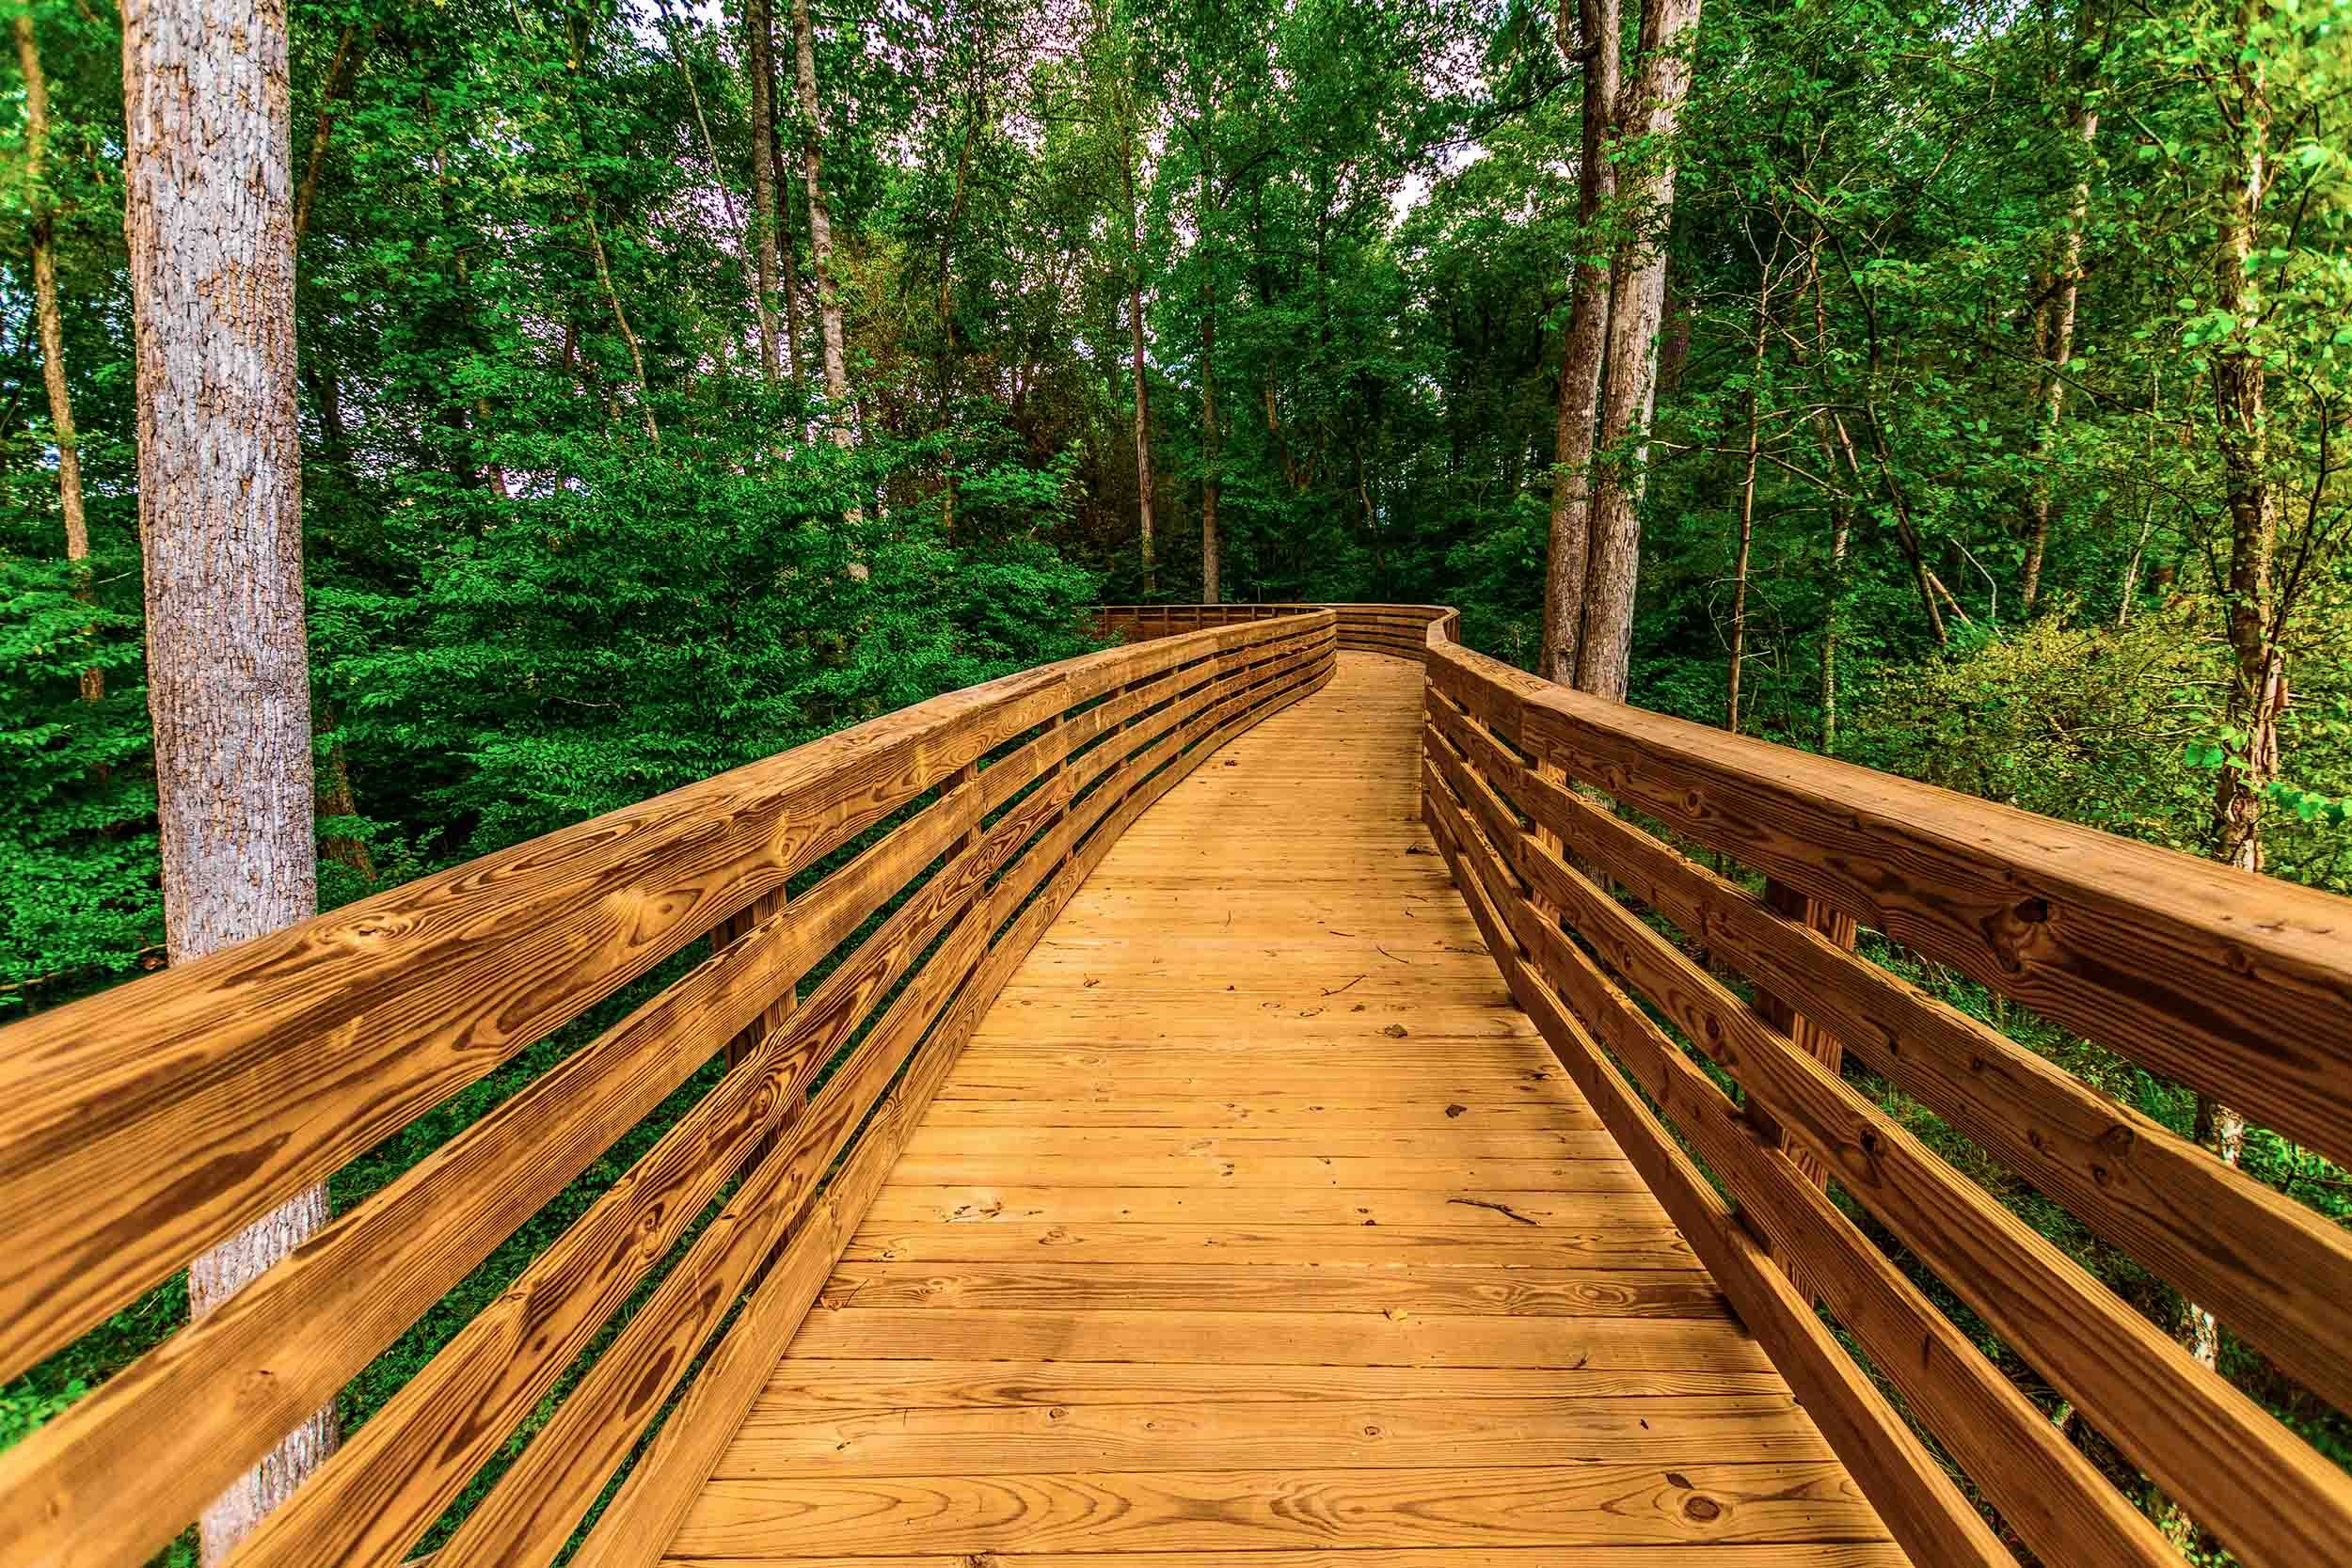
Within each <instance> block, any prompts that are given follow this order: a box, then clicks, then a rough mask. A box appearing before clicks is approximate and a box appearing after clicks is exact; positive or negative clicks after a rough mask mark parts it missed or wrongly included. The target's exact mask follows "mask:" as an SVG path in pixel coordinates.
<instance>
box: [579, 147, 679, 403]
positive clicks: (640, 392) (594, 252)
mask: <svg viewBox="0 0 2352 1568" xmlns="http://www.w3.org/2000/svg"><path fill="white" fill-rule="evenodd" d="M580 217H581V218H582V219H583V220H584V221H585V222H586V224H587V226H588V253H589V255H590V256H591V257H593V258H594V259H595V261H596V281H597V282H598V283H599V284H601V285H603V287H604V302H605V304H607V305H608V306H610V307H612V321H613V325H616V326H618V327H619V328H620V329H621V341H622V342H624V343H627V344H628V362H629V363H630V364H631V365H633V366H634V367H636V370H637V402H638V408H639V410H640V411H641V412H642V413H643V414H644V416H645V439H647V440H648V441H651V442H652V443H653V444H654V445H655V446H657V447H658V446H660V444H661V427H660V425H658V424H656V423H655V422H654V417H653V383H651V382H650V381H648V380H647V379H646V378H645V354H644V349H643V348H641V347H640V346H639V345H638V342H637V332H636V329H635V328H633V327H631V326H630V325H628V311H627V310H625V309H622V308H621V292H620V290H619V289H617V288H615V287H613V284H612V263H611V262H610V261H608V260H606V258H605V254H604V236H603V235H602V234H600V233H598V232H597V231H596V198H595V197H593V196H591V195H589V194H588V187H587V186H586V185H584V184H583V185H581V186H580Z"/></svg>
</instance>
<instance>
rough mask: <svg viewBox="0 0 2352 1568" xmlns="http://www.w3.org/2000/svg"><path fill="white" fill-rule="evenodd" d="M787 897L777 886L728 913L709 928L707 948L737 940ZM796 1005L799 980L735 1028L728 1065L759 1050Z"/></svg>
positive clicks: (779, 909) (727, 944) (777, 908)
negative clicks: (739, 1026)
mask: <svg viewBox="0 0 2352 1568" xmlns="http://www.w3.org/2000/svg"><path fill="white" fill-rule="evenodd" d="M786 897H787V895H786V892H785V890H784V889H783V888H781V887H779V888H776V889H774V890H772V891H771V892H768V893H763V894H761V895H759V896H758V897H756V898H755V899H753V900H752V901H751V902H750V903H749V904H747V905H745V906H744V907H743V908H742V909H740V910H738V911H736V912H735V913H733V914H731V915H729V916H727V918H726V919H724V920H723V921H721V922H720V923H719V924H718V926H717V927H716V928H714V929H713V930H712V931H711V933H710V950H711V951H712V952H714V953H715V952H718V951H719V950H720V949H721V948H723V947H726V946H729V945H731V944H732V943H734V942H738V941H739V940H740V939H741V938H742V937H743V935H744V934H745V933H746V932H748V931H749V930H751V928H752V927H755V926H756V925H758V924H759V923H760V922H761V921H763V920H766V919H768V918H769V917H770V916H771V915H773V914H775V913H777V912H778V911H781V910H782V909H783V908H784V905H785V899H786ZM799 1005H800V986H799V984H798V982H795V983H794V984H792V985H789V986H787V987H785V988H784V994H783V995H781V996H779V997H777V998H776V999H775V1000H774V1001H772V1002H771V1003H769V1004H768V1006H767V1007H766V1008H765V1009H764V1010H763V1011H762V1012H761V1013H760V1015H759V1016H758V1017H757V1018H755V1019H754V1020H752V1022H749V1023H747V1024H745V1025H743V1027H742V1028H741V1029H739V1030H738V1031H737V1032H736V1036H735V1037H734V1038H733V1039H731V1040H729V1041H727V1066H729V1067H734V1066H736V1065H737V1064H739V1062H741V1061H742V1060H743V1058H744V1057H746V1056H749V1055H750V1054H751V1053H753V1052H755V1051H756V1050H758V1049H759V1042H760V1041H762V1040H764V1039H766V1038H767V1037H769V1036H770V1035H771V1034H773V1033H774V1032H775V1031H776V1030H777V1029H778V1028H780V1027H781V1026H782V1025H783V1023H784V1021H785V1020H786V1019H787V1018H789V1017H791V1016H792V1009H793V1008H794V1007H796V1006H799Z"/></svg>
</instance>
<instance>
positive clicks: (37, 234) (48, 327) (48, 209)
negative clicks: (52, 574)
mask: <svg viewBox="0 0 2352 1568" xmlns="http://www.w3.org/2000/svg"><path fill="white" fill-rule="evenodd" d="M15 28H16V57H17V61H18V63H19V64H21V65H22V66H23V67H24V113H25V126H24V182H25V185H26V187H27V188H28V190H29V192H30V194H31V200H32V206H33V224H32V230H33V231H32V235H31V238H32V242H33V312H34V315H35V316H36V317H37V318H38V322H39V331H40V378H41V384H42V386H43V387H44V388H47V390H48V393H49V428H50V431H51V433H52V434H53V435H54V436H56V441H57V505H58V509H59V510H60V511H61V512H63V513H64V515H65V558H66V560H67V562H70V563H71V566H72V573H73V593H74V595H75V597H77V598H80V599H84V600H87V599H88V598H89V597H90V583H89V518H88V515H87V513H85V512H84V511H83V508H82V450H81V438H80V436H79V434H78V433H77V432H76V430H75V429H74V425H73V394H72V388H70V387H69V386H68V385H67V383H66V372H65V320H64V317H63V315H62V314H61V313H60V312H59V310H58V309H57V244H56V205H55V203H53V202H52V201H51V200H50V199H49V191H48V188H47V187H46V186H45V185H43V184H42V183H41V182H42V179H43V177H44V176H45V175H46V174H47V173H48V163H49V78H48V76H47V75H46V74H45V73H44V72H43V71H41V68H40V40H39V39H37V38H36V37H35V36H34V34H33V13H32V10H31V8H29V7H28V8H25V9H24V10H21V11H19V12H17V13H16V21H15ZM81 685H82V700H83V701H84V702H89V703H94V702H97V701H98V700H99V699H101V698H102V697H103V696H105V694H106V673H105V672H104V671H103V670H101V669H99V668H98V667H97V666H96V665H92V666H90V667H89V668H87V669H85V670H84V671H83V672H82V680H81Z"/></svg>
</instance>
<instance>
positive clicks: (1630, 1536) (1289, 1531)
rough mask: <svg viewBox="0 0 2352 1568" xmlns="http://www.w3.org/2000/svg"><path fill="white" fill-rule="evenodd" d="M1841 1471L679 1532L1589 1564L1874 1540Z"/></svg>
mask: <svg viewBox="0 0 2352 1568" xmlns="http://www.w3.org/2000/svg"><path fill="white" fill-rule="evenodd" d="M1880 1536H1881V1527H1880V1525H1879V1523H1878V1520H1877V1518H1876V1516H1875V1515H1874V1514H1872V1513H1871V1512H1870V1509H1869V1505H1868V1504H1867V1503H1865V1502H1864V1501H1863V1500H1862V1498H1861V1496H1860V1494H1859V1493H1858V1492H1857V1491H1856V1490H1855V1488H1854V1485H1853V1482H1852V1481H1851V1480H1849V1479H1848V1478H1847V1476H1846V1474H1845V1472H1844V1471H1843V1470H1842V1469H1840V1468H1839V1467H1838V1466H1836V1465H1821V1464H1806V1463H1802V1462H1785V1463H1784V1462H1772V1461H1759V1462H1756V1463H1754V1464H1746V1465H1727V1464H1719V1463H1713V1462H1708V1461H1697V1460H1694V1461H1692V1462H1691V1463H1689V1464H1687V1465H1677V1466H1673V1467H1670V1468H1669V1467H1661V1466H1659V1465H1572V1466H1557V1467H1525V1468H1493V1469H1475V1468H1467V1467H1449V1468H1443V1469H1426V1470H1346V1469H1338V1470H1334V1469H1307V1470H1287V1471H1266V1470H1232V1469H1221V1470H1165V1471H1152V1472H1148V1473H1140V1474H1138V1473H1133V1472H1103V1471H1093V1472H1086V1473H1081V1474H1076V1475H993V1476H952V1475H951V1476H894V1477H873V1478H861V1477H844V1478H840V1479H825V1480H809V1481H803V1480H759V1481H752V1480H723V1481H712V1482H711V1483H710V1484H709V1485H708V1486H707V1487H705V1488H704V1489H703V1493H702V1496H701V1497H697V1498H696V1499H695V1501H694V1507H693V1510H692V1512H691V1513H689V1514H688V1515H687V1518H686V1523H685V1525H684V1526H683V1527H682V1528H680V1530H679V1531H678V1537H677V1541H676V1543H675V1551H676V1553H677V1555H679V1556H681V1557H693V1556H697V1555H707V1556H711V1557H737V1558H740V1557H753V1558H756V1557H759V1556H762V1555H764V1554H768V1553H778V1554H782V1553H787V1552H789V1553H793V1554H807V1553H811V1552H815V1553H818V1554H823V1553H826V1552H838V1553H843V1554H845V1555H846V1554H853V1553H855V1552H856V1551H857V1550H858V1549H859V1548H860V1545H861V1544H869V1545H870V1544H875V1543H877V1542H880V1541H887V1542H888V1543H889V1544H891V1546H892V1547H893V1548H895V1549H897V1550H899V1551H910V1550H912V1551H926V1550H930V1551H939V1550H948V1551H963V1552H996V1551H1037V1550H1041V1549H1043V1550H1051V1549H1054V1548H1056V1547H1060V1548H1064V1549H1079V1548H1082V1549H1085V1550H1088V1551H1092V1552H1103V1551H1106V1550H1107V1551H1112V1552H1117V1551H1120V1550H1122V1549H1132V1550H1138V1551H1168V1550H1178V1551H1184V1550H1216V1549H1220V1548H1222V1549H1246V1548H1250V1547H1280V1546H1299V1545H1324V1546H1327V1545H1333V1544H1342V1543H1344V1544H1350V1545H1355V1546H1366V1547H1382V1546H1433V1545H1481V1544H1485V1545H1498V1546H1553V1547H1581V1546H1587V1545H1598V1544H1617V1545H1622V1544H1661V1545H1681V1544H1692V1543H1694V1542H1718V1541H1720V1542H1795V1541H1804V1542H1812V1541H1852V1540H1862V1541H1867V1540H1874V1539H1878V1538H1880Z"/></svg>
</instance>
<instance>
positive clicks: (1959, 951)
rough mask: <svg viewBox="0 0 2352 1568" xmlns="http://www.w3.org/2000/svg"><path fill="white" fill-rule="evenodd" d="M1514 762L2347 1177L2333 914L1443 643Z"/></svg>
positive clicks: (1443, 677)
mask: <svg viewBox="0 0 2352 1568" xmlns="http://www.w3.org/2000/svg"><path fill="white" fill-rule="evenodd" d="M1433 669H1434V675H1433V678H1434V680H1435V681H1436V683H1437V684H1438V687H1439V688H1440V689H1444V690H1446V691H1447V692H1448V693H1449V694H1451V695H1454V696H1456V697H1457V698H1459V699H1460V700H1461V701H1462V702H1463V703H1464V705H1466V706H1469V707H1470V709H1471V711H1473V712H1475V713H1479V714H1480V716H1481V717H1482V718H1485V717H1486V716H1487V715H1489V714H1492V715H1494V716H1495V717H1496V718H1497V719H1499V720H1501V721H1503V722H1504V723H1506V724H1507V725H1508V727H1507V728H1498V730H1497V733H1498V734H1500V735H1502V737H1503V738H1504V739H1506V740H1509V741H1511V742H1512V743H1513V744H1515V745H1517V746H1518V747H1520V748H1521V749H1522V750H1523V751H1526V752H1531V753H1533V754H1534V755H1537V756H1539V757H1542V758H1544V759H1547V760H1549V761H1551V762H1553V763H1556V764H1557V765H1558V766H1559V767H1560V768H1562V769H1563V770H1565V773H1566V774H1567V775H1568V776H1569V777H1571V778H1574V779H1577V780H1580V781H1582V782H1584V783H1586V784H1592V785H1594V786H1596V787H1597V788H1600V789H1602V790H1605V791H1606V792H1608V793H1609V794H1610V795H1612V796H1613V797H1615V798H1616V799H1617V800H1620V801H1622V802H1624V803H1625V804H1626V805H1628V806H1630V807H1632V808H1634V809H1636V810H1638V811H1641V812H1644V813H1646V814H1648V815H1649V816H1653V817H1656V818H1657V819H1658V820H1660V821H1661V822H1664V823H1666V824H1667V825H1668V826H1670V827H1672V828H1673V829H1674V830H1675V831H1676V832H1681V833H1685V834H1688V835H1689V836H1690V837H1692V839H1695V840H1696V841H1698V842H1699V843H1702V844H1705V845H1708V847H1712V848H1716V849H1720V850H1722V851H1724V853H1726V854H1729V855H1731V856H1733V857H1734V858H1736V859H1738V860H1740V861H1741V862H1742V863H1745V864H1747V865H1749V866H1750V867H1752V868H1754V869H1756V870H1759V871H1763V872H1766V873H1768V874H1770V875H1771V876H1773V877H1776V878H1778V879H1781V880H1782V881H1784V882H1786V883H1787V884H1788V885H1789V886H1790V887H1794V888H1797V889H1800V890H1801V891H1803V892H1804V893H1807V894H1810V895H1813V896H1815V897H1817V898H1820V900H1822V901H1823V902H1824V903H1826V904H1828V905H1830V906H1832V907H1833V908H1836V909H1841V910H1845V911H1849V912H1851V913H1853V914H1856V915H1858V916H1860V917H1861V919H1862V921H1863V923H1864V924H1865V925H1867V926H1869V927H1872V928H1874V929H1877V930H1881V931H1883V932H1885V933H1886V934H1887V935H1888V936H1889V937H1891V938H1893V939H1894V940H1895V941H1897V942H1902V943H1903V944H1905V945H1906V946H1910V947H1914V948H1916V949H1918V950H1919V951H1920V952H1923V953H1926V954H1929V955H1931V956H1932V957H1934V958H1939V959H1941V960H1943V961H1944V962H1946V963H1948V964H1951V965H1952V966H1953V967H1955V968H1957V969H1959V970H1961V971H1962V972H1963V973H1964V974H1968V975H1969V976H1971V977H1972V978H1974V979H1976V980H1978V981H1979V982H1980V983H1982V984H1984V985H1986V986H1989V987H1991V988H1992V989H1993V990H1997V991H2000V992H2002V993H2003V994H2005V995H2008V996H2011V997H2014V998H2015V999H2016V1000H2018V1001H2020V1002H2022V1003H2024V1004H2026V1006H2029V1007H2032V1008H2033V1009H2034V1010H2035V1011H2036V1012H2038V1013H2041V1014H2042V1016H2043V1017H2045V1018H2047V1019H2049V1020H2051V1021H2052V1022H2057V1023H2061V1024H2063V1025H2065V1026H2066V1027H2068V1028H2070V1029H2073V1030H2074V1031H2076V1032H2077V1033H2079V1034H2081V1035H2083V1036H2085V1037H2088V1038H2090V1039H2094V1040H2098V1041H2100V1042H2102V1043H2104V1044H2106V1045H2110V1046H2112V1047H2114V1048H2115V1049H2116V1050H2118V1051H2121V1052H2122V1053H2124V1054H2126V1055H2129V1056H2132V1057H2134V1058H2136V1059H2137V1060H2138V1061H2140V1062H2142V1063H2144V1064H2145V1065H2146V1066H2148V1067H2150V1068H2152V1069H2154V1070H2156V1071H2158V1072H2161V1073H2164V1074H2166V1075H2167V1076H2169V1077H2172V1078H2176V1079H2178V1080H2180V1081H2181V1082H2183V1083H2186V1084H2190V1085H2196V1086H2197V1087H2199V1088H2201V1089H2204V1090H2206V1091H2207V1092H2209V1093H2211V1094H2214V1095H2216V1096H2217V1097H2219V1098H2220V1099H2222V1100H2224V1101H2226V1102H2228V1103H2229V1104H2231V1105H2233V1106H2237V1107H2240V1108H2242V1109H2244V1110H2245V1111H2246V1112H2248V1113H2249V1115H2250V1116H2251V1117H2253V1119H2254V1120H2256V1121H2258V1122H2261V1123H2263V1124H2265V1125H2267V1126H2272V1127H2276V1128H2278V1129H2279V1130H2280V1131H2281V1132H2286V1133H2288V1134H2289V1135H2291V1136H2294V1137H2296V1138H2298V1139H2300V1140H2302V1141H2304V1142H2307V1143H2310V1144H2311V1145H2312V1146H2313V1147H2315V1148H2319V1149H2322V1150H2323V1151H2325V1152H2327V1153H2328V1154H2329V1155H2331V1156H2332V1157H2334V1158H2335V1159H2337V1160H2339V1161H2342V1162H2346V1163H2352V904H2347V902H2346V901H2345V900H2344V899H2343V898H2340V897H2337V896H2334V895H2329V894H2325V893H2319V892H2315V891H2312V890H2311V889H2308V888H2302V887H2297V886H2296V885H2294V884H2293V883H2289V882H2281V881H2279V880H2277V879H2255V878H2253V877H2251V876H2250V875H2249V874H2248V873H2245V872H2241V871H2237V870H2234V869H2233V868H2231V867H2228V866H2223V865H2218V864H2216V863H2213V862H2210V861H2203V860H2198V859H2194V858H2192V857H2190V856H2187V855H2182V854H2177V853H2174V852H2172V851H2169V850H2165V849H2159V848H2155V847H2152V846H2149V845H2143V844H2137V843H2134V842H2132V841H2130V840H2127V839H2122V838H2117V837H2115V836H2113V835H2112V834H2107V833H2102V832H2096V831H2095V830H2092V829H2089V828H2078V827H2075V826H2074V825H2072V824H2069V823H2063V822H2058V821H2054V820H2052V819H2050V818H2048V817H2042V816H2032V815H2031V814H2029V813H2026V812H2021V811H2016V810H2014V809H2011V808H2010V807H2006V806H2000V805H1995V804H1994V803H1992V802H1990V801H1986V800H1976V799H1974V798H1973V797H1969V796H1963V795H1958V794H1954V793H1952V792H1950V791H1948V790H1941V789H1936V788H1933V787H1931V786H1930V785H1926V784H1914V783H1911V782H1910V781H1908V780H1903V779H1898V778H1894V777H1891V776H1889V775H1887V774H1884V773H1878V772H1873V771H1872V770H1870V769H1868V768H1857V767H1854V766H1852V765H1851V764H1849V763H1842V762H1836V761H1834V760H1832V759H1830V758H1826V757H1817V756H1811V755H1808V754H1806V753H1804V752H1796V751H1793V750H1790V749H1788V748H1786V747H1778V746H1772V745H1770V744H1767V743H1765V742H1762V741H1757V740H1751V739H1748V738H1746V737H1744V736H1730V735H1725V734H1724V733H1723V732H1721V731H1719V730H1712V729H1708V728H1706V727H1705V726H1702V725H1698V724H1692V723H1688V722H1685V721H1681V720H1677V719H1669V718H1666V717H1664V716H1662V715H1659V714H1654V713H1645V712H1643V711H1641V710H1640V709H1637V708H1630V707H1626V706H1623V705H1616V704H1610V703H1605V702H1601V701H1599V700H1597V699H1595V698H1592V697H1590V696H1588V695H1585V694H1582V693H1578V692H1573V691H1568V690H1565V689H1561V688H1559V687H1555V686H1551V685H1550V684H1549V683H1548V682H1538V681H1535V680H1534V677H1531V676H1527V675H1524V674H1522V673H1519V672H1517V671H1514V670H1511V669H1510V668H1509V667H1508V666H1506V665H1502V664H1501V663H1498V662H1497V661H1495V660H1493V659H1489V658H1486V657H1483V656H1481V655H1478V654H1475V653H1471V652H1470V651H1468V650H1466V649H1459V648H1446V649H1443V650H1442V651H1441V653H1440V654H1439V655H1438V657H1436V658H1435V660H1434V665H1433Z"/></svg>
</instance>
